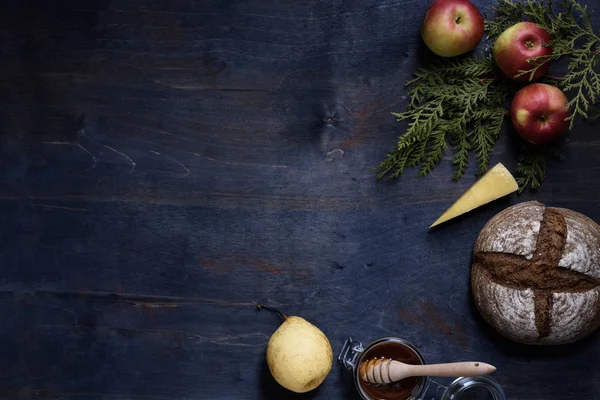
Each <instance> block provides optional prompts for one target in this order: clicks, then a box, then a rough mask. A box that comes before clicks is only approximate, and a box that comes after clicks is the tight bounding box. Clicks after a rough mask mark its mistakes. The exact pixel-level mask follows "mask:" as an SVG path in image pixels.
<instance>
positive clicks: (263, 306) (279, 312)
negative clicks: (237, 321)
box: [256, 304, 288, 321]
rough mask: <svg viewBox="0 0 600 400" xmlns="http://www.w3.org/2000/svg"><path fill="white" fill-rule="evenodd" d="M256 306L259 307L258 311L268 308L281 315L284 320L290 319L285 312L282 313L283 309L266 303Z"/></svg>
mask: <svg viewBox="0 0 600 400" xmlns="http://www.w3.org/2000/svg"><path fill="white" fill-rule="evenodd" d="M256 308H257V309H258V311H260V310H262V309H263V308H264V309H266V310H269V311H272V312H274V313H275V314H277V315H279V316H280V317H281V319H283V320H284V321H285V320H287V319H288V317H287V315H285V314H284V313H282V312H281V311H279V310H278V309H276V308H273V307H270V306H265V305H264V304H257V305H256Z"/></svg>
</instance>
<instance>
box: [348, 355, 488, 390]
mask: <svg viewBox="0 0 600 400" xmlns="http://www.w3.org/2000/svg"><path fill="white" fill-rule="evenodd" d="M495 370H496V367H494V366H493V365H490V364H486V363H482V362H476V361H466V362H457V363H447V364H425V365H411V364H405V363H403V362H400V361H395V360H392V359H389V358H374V359H372V360H369V361H364V362H363V363H361V365H360V369H359V376H360V378H361V379H362V380H363V381H366V382H369V383H375V384H385V383H392V382H397V381H400V380H402V379H404V378H409V377H411V376H451V377H458V376H481V375H488V374H491V373H492V372H494V371H495Z"/></svg>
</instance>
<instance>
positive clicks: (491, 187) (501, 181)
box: [430, 163, 519, 228]
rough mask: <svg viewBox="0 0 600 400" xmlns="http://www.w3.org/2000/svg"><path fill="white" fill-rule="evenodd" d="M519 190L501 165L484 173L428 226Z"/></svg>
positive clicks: (515, 182) (513, 179)
mask: <svg viewBox="0 0 600 400" xmlns="http://www.w3.org/2000/svg"><path fill="white" fill-rule="evenodd" d="M517 190H519V185H518V184H517V181H515V178H514V177H513V176H512V175H511V173H510V172H509V171H508V170H507V169H506V167H505V166H504V165H502V163H499V164H496V166H495V167H494V168H492V169H490V170H489V171H488V172H486V174H485V175H483V176H482V177H481V178H480V179H479V180H478V181H477V182H475V183H474V184H473V186H471V187H470V188H469V190H467V191H466V192H465V193H464V194H463V195H462V196H460V198H459V199H458V200H456V202H455V203H454V204H452V205H451V206H450V208H449V209H447V210H446V212H445V213H443V214H442V216H441V217H439V218H438V219H437V221H435V222H434V223H433V225H431V226H430V228H433V227H434V226H436V225H439V224H441V223H444V222H446V221H448V220H451V219H452V218H455V217H458V216H459V215H462V214H465V213H467V212H469V211H471V210H473V209H475V208H477V207H481V206H482V205H484V204H487V203H489V202H491V201H494V200H496V199H499V198H500V197H504V196H506V195H509V194H511V193H513V192H516V191H517Z"/></svg>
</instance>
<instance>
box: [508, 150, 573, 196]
mask: <svg viewBox="0 0 600 400" xmlns="http://www.w3.org/2000/svg"><path fill="white" fill-rule="evenodd" d="M524 147H525V149H524V151H523V152H522V153H521V156H520V157H519V163H518V165H517V172H518V173H519V176H518V177H517V183H518V184H519V190H520V191H523V189H525V188H526V187H527V186H530V187H531V188H532V189H539V188H540V187H541V186H542V182H543V181H544V178H545V177H546V172H547V163H548V161H549V160H550V159H556V160H563V159H564V153H563V152H562V150H561V149H560V148H559V147H557V146H553V145H550V146H536V145H531V144H526V145H524Z"/></svg>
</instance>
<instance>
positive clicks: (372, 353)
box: [359, 342, 424, 400]
mask: <svg viewBox="0 0 600 400" xmlns="http://www.w3.org/2000/svg"><path fill="white" fill-rule="evenodd" d="M374 358H387V359H389V358H391V359H393V360H396V361H400V362H403V363H406V364H412V365H420V364H422V363H421V360H420V359H419V356H418V355H417V354H416V353H415V352H414V350H412V349H411V348H410V347H408V346H405V345H403V344H401V343H398V342H385V343H381V344H378V345H375V346H374V347H372V348H370V349H369V350H367V351H366V352H365V354H364V357H363V361H362V362H363V363H365V362H368V361H369V360H372V359H374ZM423 379H424V378H420V377H410V378H406V379H403V380H401V381H399V382H395V383H392V384H387V385H377V384H372V383H369V382H365V381H363V380H362V379H361V380H360V383H359V385H360V387H361V388H362V390H364V392H365V393H366V394H367V395H368V396H369V397H370V398H371V399H373V400H407V399H410V398H411V397H413V395H414V394H416V391H417V388H418V387H419V386H420V385H419V383H420V381H421V380H423Z"/></svg>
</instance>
